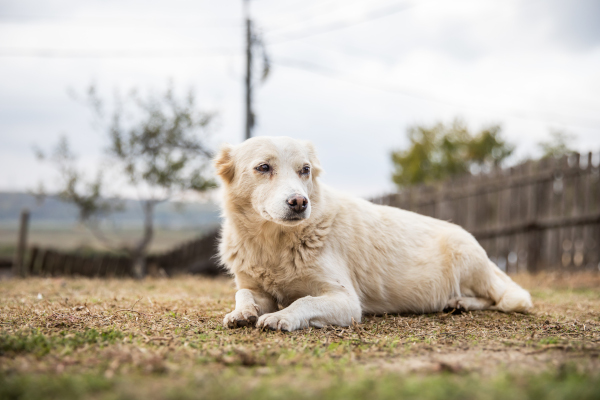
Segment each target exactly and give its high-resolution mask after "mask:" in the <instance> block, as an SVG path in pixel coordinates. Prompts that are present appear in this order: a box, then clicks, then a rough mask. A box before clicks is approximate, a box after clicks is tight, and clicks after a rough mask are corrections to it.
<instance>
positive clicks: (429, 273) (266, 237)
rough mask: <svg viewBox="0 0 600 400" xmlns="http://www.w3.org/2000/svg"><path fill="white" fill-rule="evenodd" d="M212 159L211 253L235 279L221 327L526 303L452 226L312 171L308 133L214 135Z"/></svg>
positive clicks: (296, 324)
mask: <svg viewBox="0 0 600 400" xmlns="http://www.w3.org/2000/svg"><path fill="white" fill-rule="evenodd" d="M215 166H216V168H217V173H218V175H219V176H220V177H221V178H222V180H223V182H224V197H225V198H224V216H225V222H224V226H223V231H222V239H221V244H220V248H219V250H220V256H221V260H222V262H223V263H224V264H225V266H226V267H227V268H228V269H229V271H230V272H232V273H233V274H234V275H235V281H236V284H237V289H238V291H237V293H236V295H235V301H236V306H235V310H234V311H232V312H231V313H229V314H227V315H226V316H225V320H224V324H225V326H227V327H230V328H235V327H239V326H246V325H249V324H251V325H254V324H256V326H257V327H259V328H270V329H280V330H286V331H293V330H296V329H301V328H306V327H309V326H315V327H323V326H326V325H340V326H348V325H350V324H352V323H353V321H356V322H360V320H361V316H362V315H363V313H373V314H383V313H406V312H411V313H426V312H437V311H441V310H443V309H444V308H462V309H465V310H483V309H494V310H500V311H504V312H511V311H517V312H525V311H527V310H528V309H529V308H531V307H532V303H531V297H530V296H529V293H528V292H527V291H525V290H524V289H522V288H521V287H520V286H518V285H517V284H516V283H514V282H513V281H512V280H511V279H510V278H509V277H508V276H507V275H506V274H504V273H503V272H502V271H500V269H498V267H496V266H495V265H494V264H493V263H492V262H491V261H490V260H489V259H488V257H487V255H486V253H485V250H483V248H482V247H481V246H480V245H479V244H478V243H477V241H476V240H475V238H473V236H471V235H470V234H469V233H468V232H466V231H465V230H463V229H462V228H460V227H459V226H457V225H454V224H451V223H448V222H445V221H440V220H437V219H434V218H429V217H425V216H422V215H419V214H415V213H412V212H409V211H405V210H401V209H398V208H393V207H386V206H380V205H375V204H372V203H370V202H368V201H366V200H361V199H357V198H353V197H349V196H346V195H344V194H342V193H338V192H337V191H334V190H333V189H330V188H329V187H326V186H325V185H323V184H321V183H319V180H318V179H317V177H318V176H319V174H320V173H321V167H320V165H319V161H318V159H317V156H316V154H315V150H314V148H313V146H312V144H310V143H307V142H302V141H298V140H294V139H290V138H285V137H257V138H252V139H249V140H246V141H245V142H244V143H242V144H240V145H237V146H230V145H226V146H224V147H223V148H222V149H221V151H220V153H219V155H218V156H217V158H216V160H215ZM280 308H281V309H280Z"/></svg>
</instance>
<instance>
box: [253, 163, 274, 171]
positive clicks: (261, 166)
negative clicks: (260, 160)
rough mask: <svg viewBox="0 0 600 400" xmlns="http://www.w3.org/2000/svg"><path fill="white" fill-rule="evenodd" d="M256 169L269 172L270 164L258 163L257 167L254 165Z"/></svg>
mask: <svg viewBox="0 0 600 400" xmlns="http://www.w3.org/2000/svg"><path fill="white" fill-rule="evenodd" d="M256 170H257V171H258V172H263V173H265V172H269V171H271V166H270V165H269V164H260V165H259V166H258V167H256Z"/></svg>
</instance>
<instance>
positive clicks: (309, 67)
mask: <svg viewBox="0 0 600 400" xmlns="http://www.w3.org/2000/svg"><path fill="white" fill-rule="evenodd" d="M272 62H273V64H274V65H279V66H282V67H287V68H293V69H298V70H303V71H306V72H310V73H313V74H316V75H320V76H323V77H326V78H329V79H335V80H338V81H341V82H345V83H350V84H352V85H356V86H361V87H365V88H369V89H374V90H379V91H383V92H387V93H392V94H398V95H402V96H406V97H411V98H416V99H419V100H425V101H428V102H433V103H438V104H441V105H445V106H450V107H459V108H467V109H472V110H479V111H482V110H483V111H484V112H486V113H488V112H489V111H486V110H484V108H483V107H481V105H480V106H473V105H461V104H457V103H456V102H450V101H446V100H443V99H440V98H437V97H434V96H431V95H426V94H423V93H419V92H416V91H413V90H410V89H408V88H403V87H398V86H392V85H389V84H379V83H374V82H368V81H364V80H361V79H353V78H348V77H344V76H343V75H344V74H343V73H341V72H340V71H338V70H335V69H333V68H329V67H325V66H323V65H319V64H316V63H313V62H307V61H303V60H297V59H291V58H275V59H273V60H272ZM506 114H508V115H509V116H511V117H513V118H517V119H524V120H530V121H536V122H544V123H552V124H559V125H564V126H568V127H571V128H583V129H595V130H597V129H599V127H600V121H592V123H594V124H595V126H589V125H588V124H587V123H586V122H584V123H583V124H582V123H581V121H577V122H575V123H572V122H568V123H565V122H564V121H557V120H549V119H543V118H539V117H535V116H531V115H526V114H525V113H522V112H510V111H509V112H506ZM554 115H555V116H558V117H560V118H563V119H565V120H569V119H570V120H572V121H574V120H576V119H579V118H578V117H573V116H566V115H556V114H554Z"/></svg>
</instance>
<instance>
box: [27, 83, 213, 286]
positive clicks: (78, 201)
mask: <svg viewBox="0 0 600 400" xmlns="http://www.w3.org/2000/svg"><path fill="white" fill-rule="evenodd" d="M85 100H86V101H85V104H86V105H87V106H88V107H89V108H90V109H91V111H92V114H93V116H94V119H95V124H94V125H95V126H96V127H97V128H98V129H99V130H100V131H101V132H102V133H103V134H105V135H106V139H107V141H108V142H109V146H108V148H107V149H106V157H107V161H108V165H110V167H111V168H112V169H114V170H116V172H118V174H119V176H121V177H122V178H123V179H124V182H123V183H125V184H127V185H130V186H131V187H135V188H136V189H137V190H138V192H139V193H144V195H140V197H139V201H140V204H141V206H142V210H143V215H144V229H143V234H142V236H141V238H140V239H139V241H138V242H137V244H136V245H135V246H133V247H132V248H128V249H126V250H127V251H128V252H129V253H130V255H131V258H132V260H133V261H132V262H133V272H134V274H135V275H136V277H138V278H141V277H143V276H144V275H145V272H146V265H145V259H146V254H147V250H148V247H149V245H150V243H151V241H152V239H153V236H154V208H155V206H156V205H157V204H158V203H160V202H164V201H166V200H168V199H170V198H171V197H172V196H173V195H174V194H177V193H181V192H184V191H188V190H193V191H197V192H203V191H205V190H207V189H210V188H212V187H215V186H216V184H215V182H214V180H213V179H212V178H211V177H210V176H209V174H208V165H209V161H210V159H211V157H212V153H211V151H210V150H209V148H208V145H207V143H206V137H207V135H208V133H209V132H208V129H209V127H210V125H211V124H212V122H213V119H214V114H212V113H207V112H203V111H199V110H198V109H197V107H196V104H195V99H194V96H193V94H192V92H189V94H188V96H187V97H186V98H184V99H180V98H178V97H176V96H175V95H174V93H173V89H172V87H169V88H168V89H167V90H166V91H165V92H164V93H163V94H161V95H149V96H148V97H146V98H143V97H141V96H140V95H139V94H138V93H137V92H135V91H133V92H131V93H130V95H129V96H127V97H126V98H125V99H124V100H123V99H121V98H120V97H119V96H115V104H116V106H115V107H114V110H113V111H112V113H111V114H110V117H109V118H106V114H105V111H104V109H105V106H104V104H105V103H104V101H103V100H102V99H101V98H100V97H99V96H98V94H97V91H96V89H95V87H94V86H91V87H90V88H89V90H88V92H87V95H86V98H85ZM38 156H39V157H40V158H42V159H43V158H45V157H44V153H43V152H41V151H38ZM49 160H50V161H51V162H52V164H53V165H54V166H55V167H56V169H57V171H58V173H59V176H60V185H61V189H60V190H59V192H58V193H57V194H58V196H59V197H60V198H61V199H62V200H64V201H66V202H69V203H72V204H74V205H75V206H77V208H78V209H79V219H80V221H81V222H83V223H84V225H85V226H87V227H88V228H89V229H90V230H91V232H92V233H93V234H94V235H95V236H96V237H97V238H98V239H100V240H101V241H102V242H103V243H105V244H106V245H107V246H109V247H113V246H112V244H111V242H110V240H109V239H108V237H107V236H106V235H105V234H104V233H103V232H102V230H101V229H100V228H101V227H100V221H101V219H102V217H105V216H107V215H108V214H110V213H113V212H115V211H118V210H119V209H120V208H121V207H122V205H121V202H120V201H119V199H118V198H108V196H107V195H106V185H105V180H104V173H103V169H104V167H102V166H101V167H99V169H98V171H99V172H98V173H97V175H96V177H95V178H90V177H89V176H86V174H85V173H83V172H82V171H81V170H80V169H79V168H78V165H77V158H76V157H75V155H74V154H73V153H72V152H71V150H70V148H69V143H68V141H67V139H66V138H62V139H61V140H60V141H59V143H58V145H57V146H56V148H55V149H54V151H53V153H52V156H51V157H50V159H49Z"/></svg>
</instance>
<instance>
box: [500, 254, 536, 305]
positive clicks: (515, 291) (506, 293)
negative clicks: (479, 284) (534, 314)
mask: <svg viewBox="0 0 600 400" xmlns="http://www.w3.org/2000/svg"><path fill="white" fill-rule="evenodd" d="M489 265H490V268H492V270H493V274H492V280H493V283H492V287H493V288H494V289H495V290H492V292H495V294H496V295H494V293H492V299H493V300H494V301H495V302H496V304H495V305H494V306H492V307H490V308H491V309H493V310H498V311H503V312H521V313H525V312H527V311H529V310H530V309H531V308H532V307H533V303H532V302H531V295H530V294H529V292H528V291H527V290H525V289H523V288H522V287H521V286H519V285H517V284H516V283H515V282H514V281H513V280H512V279H510V277H509V276H508V275H506V274H505V273H504V272H502V270H500V268H498V267H497V266H496V265H495V264H494V263H492V262H491V261H489ZM502 289H504V290H502Z"/></svg>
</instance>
